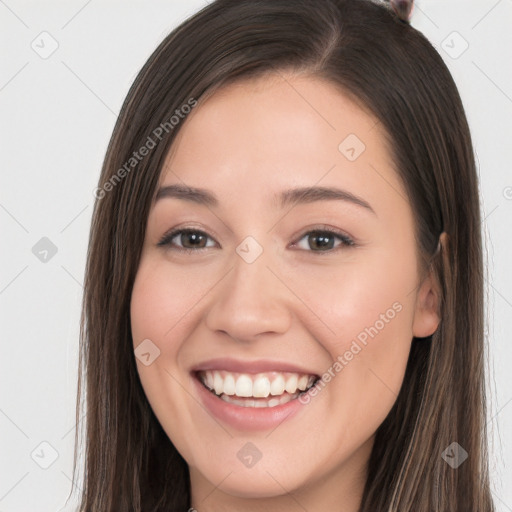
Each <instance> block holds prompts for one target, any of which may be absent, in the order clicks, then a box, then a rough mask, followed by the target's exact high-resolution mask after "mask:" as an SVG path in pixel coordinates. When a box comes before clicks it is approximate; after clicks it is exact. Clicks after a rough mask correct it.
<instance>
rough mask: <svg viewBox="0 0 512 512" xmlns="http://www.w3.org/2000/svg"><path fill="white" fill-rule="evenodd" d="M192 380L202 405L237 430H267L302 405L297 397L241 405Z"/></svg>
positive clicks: (292, 414) (290, 416)
mask: <svg viewBox="0 0 512 512" xmlns="http://www.w3.org/2000/svg"><path fill="white" fill-rule="evenodd" d="M193 380H194V382H195V384H196V386H197V388H198V392H199V396H200V398H201V401H202V403H203V404H204V406H205V407H206V408H207V409H208V411H210V412H211V413H212V415H213V416H215V417H216V418H217V419H219V420H220V421H222V422H223V423H227V424H229V425H230V426H232V427H234V428H237V429H239V430H245V431H247V430H268V429H271V428H275V427H277V426H278V425H279V424H281V423H282V422H284V421H285V420H289V419H291V418H292V417H293V416H295V414H297V412H298V411H299V410H300V409H301V408H302V407H304V405H303V404H301V402H299V400H298V399H297V398H295V399H294V400H290V401H289V402H287V403H285V404H281V405H276V406H275V407H258V408H256V407H242V406H240V405H236V404H230V403H228V402H225V401H224V400H222V399H221V398H219V397H218V396H217V395H215V394H214V393H212V392H211V391H208V389H206V387H205V386H204V385H203V384H202V383H201V382H200V381H199V380H198V379H197V378H196V377H193Z"/></svg>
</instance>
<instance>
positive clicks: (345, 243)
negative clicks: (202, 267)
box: [157, 227, 356, 254]
mask: <svg viewBox="0 0 512 512" xmlns="http://www.w3.org/2000/svg"><path fill="white" fill-rule="evenodd" d="M190 233H195V234H199V235H203V236H206V237H207V238H211V237H210V236H209V235H208V234H207V233H205V232H204V231H201V230H199V229H194V228H178V229H173V230H171V231H170V232H168V233H166V234H165V235H164V236H163V237H162V238H161V239H160V241H159V242H158V243H157V246H158V247H165V246H168V248H169V249H173V250H176V251H179V252H182V253H187V254H190V253H193V252H198V251H202V250H204V249H209V247H199V248H197V249H191V248H188V247H179V246H175V245H172V244H171V241H172V240H173V238H175V237H176V236H177V235H182V234H190ZM311 234H316V235H317V236H318V235H325V234H329V235H331V236H334V237H336V238H338V240H340V241H341V244H340V245H339V246H338V247H334V248H332V249H327V250H324V251H322V250H318V251H314V250H306V249H300V250H305V251H306V252H311V253H314V254H329V253H331V254H332V253H334V252H337V251H338V250H340V249H343V248H349V247H354V246H355V245H356V244H355V242H354V241H353V240H352V239H351V238H350V237H349V236H347V235H346V234H345V233H342V232H340V231H336V230H334V229H331V228H327V227H322V228H315V229H311V230H309V231H305V232H304V233H302V234H301V235H300V237H299V238H298V239H297V242H294V244H293V245H296V244H297V243H298V242H300V241H301V240H302V239H303V238H304V237H306V236H307V235H311ZM212 240H213V239H212Z"/></svg>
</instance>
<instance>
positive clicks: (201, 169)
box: [160, 74, 400, 196]
mask: <svg viewBox="0 0 512 512" xmlns="http://www.w3.org/2000/svg"><path fill="white" fill-rule="evenodd" d="M378 175H380V176H381V177H380V178H378ZM382 178H384V181H383V179H382ZM386 180H388V181H389V182H390V183H391V184H392V187H395V188H400V183H399V182H398V179H397V176H396V173H395V172H394V170H393V162H392V161H391V159H390V156H389V152H388V150H387V146H386V138H385V137H384V134H383V133H382V131H381V126H380V125H379V123H378V122H377V120H376V119H375V118H374V117H373V116H372V115H371V114H370V113H369V112H368V111H367V110H364V109H363V108H361V107H360V106H359V105H357V104H356V103H355V102H354V101H353V100H351V99H350V98H349V97H348V96H347V95H346V94H344V93H342V92H341V90H340V89H339V88H337V87H335V86H334V85H333V84H331V83H329V82H327V81H325V80H322V79H319V78H315V77H311V76H297V75H289V74H288V75H285V74H273V75H265V76H263V77H259V78H257V79H250V80H244V81H240V82H235V83H232V84H230V85H227V86H224V87H222V88H221V89H219V90H218V91H216V92H215V93H213V94H212V95H211V96H209V97H208V98H205V99H202V100H200V101H199V104H198V106H197V107H195V109H194V110H193V111H192V112H191V113H190V114H189V115H188V117H187V119H186V120H185V121H184V123H183V125H182V126H181V128H180V131H179V132H178V134H177V136H176V139H175V140H174V142H173V146H172V148H171V151H170V152H169V154H168V156H167V159H166V162H165V165H164V167H163V169H162V174H161V179H160V183H161V184H168V183H176V182H180V181H183V182H184V184H186V185H189V186H196V187H208V188H211V189H213V190H219V191H220V192H221V193H220V195H222V191H224V192H225V193H228V192H229V189H230V186H231V185H233V182H235V181H236V183H238V184H240V183H243V184H244V187H243V188H242V192H245V193H247V195H253V196H254V195H255V194H258V193H260V192H261V193H264V192H270V193H272V196H274V195H275V194H274V192H275V191H277V190H279V189H284V188H287V187H289V186H290V185H294V186H313V185H315V184H321V185H325V186H329V185H331V186H339V185H343V186H344V187H349V188H351V189H352V191H353V192H354V193H355V194H358V193H360V192H362V191H365V190H366V191H367V193H369V194H370V195H371V194H372V191H371V190H370V189H372V188H373V189H375V188H382V186H383V184H385V181H386ZM320 182H321V183H320ZM388 188H389V187H388ZM240 191H241V190H240V187H238V188H237V192H238V193H240ZM375 193H377V192H376V191H375V190H374V191H373V194H375ZM395 193H396V191H395Z"/></svg>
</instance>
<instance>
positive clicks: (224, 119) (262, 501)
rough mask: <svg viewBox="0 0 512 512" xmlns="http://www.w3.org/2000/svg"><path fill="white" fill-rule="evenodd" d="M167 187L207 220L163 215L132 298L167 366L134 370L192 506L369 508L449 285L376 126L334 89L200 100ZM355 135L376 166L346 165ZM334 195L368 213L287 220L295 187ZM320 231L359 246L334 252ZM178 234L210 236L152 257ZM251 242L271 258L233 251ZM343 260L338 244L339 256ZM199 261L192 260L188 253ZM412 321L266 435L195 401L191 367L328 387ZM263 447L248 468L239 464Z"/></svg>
mask: <svg viewBox="0 0 512 512" xmlns="http://www.w3.org/2000/svg"><path fill="white" fill-rule="evenodd" d="M183 123H184V124H183V126H182V127H181V131H180V132H179V134H178V137H177V139H176V140H175V143H174V144H173V147H172V151H171V152H170V153H169V155H168V158H167V160H166V162H165V165H164V167H163V170H162V173H161V177H160V186H164V185H170V184H186V185H187V186H194V187H201V188H206V189H208V190H209V191H211V192H213V193H214V194H215V195H216V196H217V197H218V199H219V205H218V206H215V207H213V206H206V205H202V204H197V203H193V202H190V201H185V200H183V199H176V198H164V199H160V200H159V201H157V202H156V203H154V204H153V206H152V209H151V211H150V214H149V218H148V222H147V232H146V239H145V242H144V247H143V252H142V257H141V261H140V267H139V269H138V273H137V276H136V280H135V285H134V289H133V295H132V301H131V322H132V334H133V340H134V347H136V346H137V345H138V344H139V343H141V341H142V340H144V339H146V338H149V339H150V340H151V341H152V342H153V343H154V344H155V345H157V346H158V348H159V350H160V356H159V357H158V358H157V359H156V360H155V361H154V363H153V364H151V365H149V366H144V365H143V364H141V363H140V361H138V360H137V366H138V371H139V375H140V379H141V382H142V385H143V388H144V391H145V393H146V395H147V398H148V400H149V402H150V404H151V407H152V408H153V410H154V412H155V414H156V416H157V417H158V419H159V421H160V423H161V424H162V426H163V428H164V429H165V431H166V432H167V434H168V436H169V438H170V439H171V440H172V442H173V443H174V445H175V446H176V448H177V449H178V451H179V452H180V453H181V454H182V456H183V457H184V458H185V460H186V461H187V463H188V465H189V468H190V477H191V489H192V506H193V507H195V508H196V509H197V510H198V511H199V512H207V511H213V510H215V511H221V510H222V511H238V510H245V511H256V510H258V511H259V510H266V511H278V510H279V511H283V510H286V511H295V510H297V511H299V510H304V509H306V510H308V512H314V511H325V510H340V509H341V507H343V508H342V510H343V511H344V512H355V511H356V510H357V509H358V507H359V504H360V500H361V496H362V492H363V487H364V483H365V479H366V467H367V462H368V458H369V456H370V452H371V449H372V446H373V442H374V434H375V431H376V430H377V428H378V427H379V425H380V424H381V423H382V422H383V420H384V419H385V417H386V416H387V414H388V413H389V411H390V409H391V407H392V406H393V404H394V402H395V401H396V398H397V394H398V392H399V390H400V387H401V385H402V381H403V377H404V373H405V368H406V363H407V358H408V355H409V350H410V345H411V341H412V338H413V336H417V337H424V336H428V335H430V334H432V333H433V332H434V331H435V329H436V328H437V325H438V323H439V316H438V314H437V304H438V288H437V286H436V283H435V282H434V279H433V278H432V276H431V275H429V274H427V277H426V278H420V275H421V276H423V274H421V272H420V271H421V267H420V261H419V259H418V257H417V252H416V251H417V249H416V243H415V238H414V222H413V213H412V210H411V206H410V204H409V202H408V201H407V199H405V198H406V197H407V196H406V193H405V190H404V188H403V186H402V184H401V183H400V180H399V178H398V175H397V174H396V172H395V170H394V168H393V162H392V161H391V159H390V156H389V153H388V150H387V148H386V145H385V139H384V134H383V133H382V132H381V131H380V126H379V124H378V123H377V122H376V120H375V119H374V118H373V117H372V116H371V115H369V114H368V113H367V112H365V111H364V110H362V109H361V108H360V107H358V106H357V105H356V104H355V103H353V102H352V101H351V100H350V99H348V98H347V97H346V96H345V95H344V94H342V93H341V92H340V91H339V90H338V89H336V88H335V87H334V86H333V85H332V84H330V83H328V82H326V81H322V80H320V79H317V78H313V77H311V76H306V75H302V76H300V75H292V74H286V75H285V74H279V75H266V76H265V77H262V78H259V79H257V80H254V79H252V80H250V81H244V82H239V83H236V84H232V85H229V86H226V87H224V88H222V89H220V90H219V91H217V92H215V93H214V94H213V95H212V96H211V97H209V98H208V99H207V100H206V101H200V102H199V105H198V106H197V107H196V108H195V109H194V110H193V111H192V113H191V114H189V116H188V117H187V119H186V121H184V122H183ZM349 134H356V135H357V137H358V138H359V139H360V140H361V141H363V142H364V144H365V146H366V149H365V151H364V152H363V153H362V154H361V155H360V156H359V157H358V158H357V159H356V160H355V161H349V160H348V159H347V158H346V157H345V155H344V154H343V153H342V152H340V150H339V149H338V146H339V144H340V143H341V142H342V141H343V140H344V139H345V138H346V137H347V135H349ZM314 185H316V186H325V187H331V186H333V187H338V188H342V189H344V190H346V191H349V192H350V193H352V194H354V195H356V196H358V197H360V198H362V199H364V201H366V202H368V203H369V204H370V205H371V208H372V209H373V212H372V211H370V210H369V209H367V208H363V207H361V206H359V205H356V204H353V203H350V202H347V201H341V200H322V201H318V202H312V203H306V204H297V205H295V206H293V205H289V206H287V207H285V208H284V209H281V208H279V206H278V204H277V202H273V201H272V196H273V195H274V194H275V193H280V192H281V191H282V190H285V189H288V188H291V187H309V186H314ZM325 226H328V227H330V228H333V229H335V230H339V231H341V232H343V233H345V234H347V235H348V236H350V237H351V238H352V240H353V241H354V242H355V245H353V246H344V245H340V244H341V243H342V242H341V241H340V240H339V239H338V238H337V237H336V236H334V237H333V239H332V240H331V239H330V238H329V241H330V243H332V244H334V247H333V248H328V249H322V248H321V247H320V248H318V246H316V245H315V240H314V239H313V240H311V237H309V238H308V233H309V232H310V231H311V230H313V229H321V228H323V227H325ZM174 227H183V228H186V227H193V228H195V229H198V230H200V231H202V232H205V233H206V234H207V235H208V237H207V238H206V239H205V241H204V244H203V247H205V246H206V248H203V249H200V250H197V249H195V250H196V252H193V253H184V252H180V250H179V249H180V246H181V244H187V243H188V244H189V245H188V247H194V246H193V245H191V244H190V238H187V237H186V236H184V237H180V236H177V237H174V239H173V244H174V246H172V245H168V246H167V247H159V246H157V244H158V242H159V241H160V239H161V238H162V237H163V236H164V234H165V233H166V232H167V231H169V230H170V229H171V228H174ZM247 236H252V237H253V238H254V239H255V240H257V242H258V243H259V244H260V246H261V247H262V248H263V253H262V254H261V255H260V256H259V257H258V258H257V259H256V260H255V261H254V262H253V263H250V264H249V263H247V262H246V261H244V259H242V258H241V257H240V256H239V255H238V254H237V252H236V251H235V249H236V248H237V246H238V245H239V244H240V243H241V242H242V240H244V239H245V238H246V237H247ZM329 247H332V246H329ZM192 250H194V249H192ZM397 303H398V304H399V306H400V311H399V312H398V313H397V314H396V315H394V318H393V319H391V320H389V321H388V322H387V323H385V325H384V327H383V328H382V329H379V330H378V334H377V335H375V336H374V337H373V338H369V339H368V343H367V345H366V346H364V347H363V348H362V350H361V351H360V352H359V353H358V354H357V355H355V356H354V357H353V358H352V360H351V361H349V362H348V364H346V365H345V366H344V367H343V369H342V370H341V371H338V372H334V375H335V377H334V378H332V379H331V380H330V382H329V383H327V384H326V385H325V386H323V388H322V389H321V391H320V392H318V394H317V395H316V396H315V397H314V398H312V399H311V402H310V403H308V404H307V405H304V406H303V407H302V408H301V410H300V411H299V412H298V414H297V415H295V416H294V417H293V418H291V419H289V420H286V421H284V422H283V423H282V424H280V425H279V426H278V427H277V428H275V429H274V430H272V431H264V432H248V431H240V430H236V429H234V428H232V427H230V426H229V425H227V424H226V425H222V424H221V423H220V422H219V421H218V420H216V419H215V418H213V417H212V416H211V415H210V414H209V413H208V411H207V410H205V409H204V408H203V407H202V406H201V405H200V404H199V398H198V396H197V393H196V391H195V388H194V386H193V384H194V382H193V380H192V377H191V375H190V369H191V367H192V366H193V365H195V364H197V363H199V362H202V361H205V360H207V359H210V358H214V357H219V356H230V357H234V358H240V359H244V360H247V359H249V360H253V359H274V360H279V361H288V362H292V363H295V364H299V365H304V364H307V365H308V366H307V367H308V368H309V369H311V371H312V372H314V373H317V374H318V375H322V374H323V373H324V372H326V371H328V369H329V368H331V372H332V367H333V362H334V361H336V360H337V357H338V356H340V355H342V356H343V354H345V353H346V351H347V350H348V349H349V347H350V345H351V343H352V341H353V340H354V339H356V337H357V336H358V334H360V333H361V332H363V331H364V329H365V328H367V327H370V326H374V325H375V324H376V321H377V320H379V318H382V317H381V315H382V314H385V313H386V311H388V310H389V309H390V308H392V305H393V304H395V305H396V304H397ZM246 442H252V443H253V444H255V445H256V446H257V448H258V449H259V450H260V452H261V454H262V458H261V460H260V461H259V462H258V463H257V464H256V465H255V466H253V467H252V468H247V467H245V466H244V465H243V464H242V463H241V462H240V460H239V459H238V458H237V452H238V450H240V448H241V447H242V446H243V445H245V443H246Z"/></svg>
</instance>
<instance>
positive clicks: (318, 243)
mask: <svg viewBox="0 0 512 512" xmlns="http://www.w3.org/2000/svg"><path fill="white" fill-rule="evenodd" d="M335 239H338V240H339V241H340V243H338V245H335ZM303 240H305V242H302V241H303ZM301 244H302V245H301ZM293 245H294V246H298V247H299V248H300V249H304V250H306V251H309V252H316V253H319V252H320V253H322V252H323V253H325V252H334V251H337V250H339V249H342V248H343V247H351V246H354V245H355V243H354V241H353V240H352V239H351V238H350V237H349V236H347V235H346V234H345V233H341V232H339V231H335V230H332V229H314V230H311V231H307V232H306V233H304V234H303V235H302V236H301V238H300V239H299V241H298V242H296V243H295V244H293ZM308 247H309V248H310V249H311V250H309V249H308Z"/></svg>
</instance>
